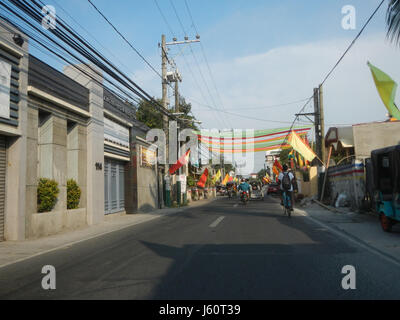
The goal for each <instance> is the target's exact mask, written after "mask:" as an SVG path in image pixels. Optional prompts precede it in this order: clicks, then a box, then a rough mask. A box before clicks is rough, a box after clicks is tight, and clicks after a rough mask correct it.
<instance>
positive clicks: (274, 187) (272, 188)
mask: <svg viewBox="0 0 400 320" xmlns="http://www.w3.org/2000/svg"><path fill="white" fill-rule="evenodd" d="M279 191H280V187H279V184H277V183H271V184H270V185H269V186H268V191H267V194H279Z"/></svg>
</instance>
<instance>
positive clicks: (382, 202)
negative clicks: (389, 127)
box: [371, 145, 400, 232]
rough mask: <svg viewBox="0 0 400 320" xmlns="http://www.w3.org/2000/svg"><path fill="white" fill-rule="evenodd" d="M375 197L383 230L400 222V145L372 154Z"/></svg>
mask: <svg viewBox="0 0 400 320" xmlns="http://www.w3.org/2000/svg"><path fill="white" fill-rule="evenodd" d="M371 163H372V175H373V188H372V189H373V191H372V192H373V197H374V202H375V206H376V211H377V213H378V215H379V220H380V223H381V225H382V229H383V230H384V231H386V232H390V231H391V229H392V226H393V225H394V224H396V223H397V222H399V221H400V145H397V146H392V147H387V148H382V149H377V150H373V151H372V152H371Z"/></svg>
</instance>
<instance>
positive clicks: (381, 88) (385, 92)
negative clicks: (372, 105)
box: [367, 62, 400, 120]
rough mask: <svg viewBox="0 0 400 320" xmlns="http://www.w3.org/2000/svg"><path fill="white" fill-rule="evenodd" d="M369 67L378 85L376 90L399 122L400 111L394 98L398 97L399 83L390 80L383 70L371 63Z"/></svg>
mask: <svg viewBox="0 0 400 320" xmlns="http://www.w3.org/2000/svg"><path fill="white" fill-rule="evenodd" d="M367 65H368V66H369V68H370V69H371V73H372V77H373V78H374V82H375V85H376V89H377V90H378V93H379V95H380V97H381V99H382V101H383V103H384V104H385V106H386V109H388V111H389V113H390V115H391V116H392V117H394V118H396V119H397V120H400V111H399V109H398V108H397V106H396V104H395V103H394V98H395V96H396V89H397V83H396V82H395V81H394V80H393V79H392V78H390V77H389V76H388V75H387V74H386V73H384V72H383V71H382V70H379V69H378V68H377V67H375V66H373V65H372V64H371V63H369V62H367Z"/></svg>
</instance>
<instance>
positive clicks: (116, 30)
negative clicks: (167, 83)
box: [88, 0, 162, 79]
mask: <svg viewBox="0 0 400 320" xmlns="http://www.w3.org/2000/svg"><path fill="white" fill-rule="evenodd" d="M88 2H89V3H90V4H91V5H92V7H93V8H94V9H95V10H96V11H97V12H98V13H99V14H100V15H101V16H102V17H103V18H104V20H106V21H107V23H108V24H109V25H110V26H111V27H112V28H113V29H114V30H115V32H116V33H118V35H119V36H120V37H121V38H122V39H123V40H124V41H125V42H126V43H127V44H128V45H129V46H130V47H131V48H132V49H133V50H134V51H135V52H136V53H137V55H138V56H139V57H140V58H142V60H143V61H144V62H145V63H146V64H147V65H148V66H149V67H150V68H151V69H152V70H153V71H154V72H155V73H156V74H157V75H158V76H159V77H160V78H161V79H162V76H161V74H160V73H159V72H158V71H157V70H156V69H155V68H154V67H153V66H152V65H151V64H150V62H148V61H147V60H146V58H145V57H143V55H142V54H141V53H140V52H139V51H138V50H137V49H136V48H135V47H134V46H133V45H132V43H130V42H129V41H128V40H127V39H126V38H125V36H124V35H123V34H122V33H121V32H119V30H118V29H117V28H116V27H115V26H114V25H113V24H112V23H111V22H110V20H108V19H107V17H106V16H105V15H104V14H103V13H102V12H101V11H100V10H99V9H98V8H97V7H96V6H95V5H94V4H93V2H92V1H91V0H88Z"/></svg>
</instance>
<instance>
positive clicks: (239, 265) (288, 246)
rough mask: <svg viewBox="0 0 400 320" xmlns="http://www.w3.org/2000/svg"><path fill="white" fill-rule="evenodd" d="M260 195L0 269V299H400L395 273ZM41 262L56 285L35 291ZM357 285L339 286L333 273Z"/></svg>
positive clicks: (220, 203) (393, 267)
mask: <svg viewBox="0 0 400 320" xmlns="http://www.w3.org/2000/svg"><path fill="white" fill-rule="evenodd" d="M282 213H283V211H282V208H281V206H280V205H279V204H278V203H277V202H276V201H273V200H271V199H269V198H267V199H266V200H265V201H251V202H250V203H249V204H248V205H247V206H243V205H241V204H239V202H238V201H237V200H229V199H227V198H222V199H219V200H216V201H213V202H211V203H209V204H207V205H204V206H201V207H200V206H199V207H195V208H190V209H188V210H186V211H185V212H182V213H178V214H174V215H168V216H165V217H162V218H159V219H155V220H152V221H149V222H146V223H143V224H140V225H135V226H132V227H129V228H125V229H123V230H120V231H116V232H112V233H109V234H107V235H104V236H100V237H97V238H94V239H91V240H87V241H85V242H81V243H77V244H74V245H72V246H70V247H67V248H63V249H60V250H57V251H53V252H50V253H47V254H43V255H40V256H36V257H33V258H31V259H28V260H25V261H22V262H19V263H15V264H12V265H9V266H6V267H4V268H1V269H0V299H224V300H228V299H399V298H400V286H399V285H398V279H400V268H399V266H398V265H396V264H395V263H393V262H390V261H388V260H386V259H384V258H383V257H381V256H379V255H377V254H375V253H373V252H371V251H369V250H368V249H366V248H364V247H362V246H359V245H357V244H356V243H354V242H352V241H349V240H348V239H346V238H342V237H341V236H340V235H337V234H335V233H332V232H331V231H330V230H328V229H326V228H324V227H323V226H321V225H320V224H316V223H315V222H313V221H312V220H311V219H309V218H308V217H304V216H301V215H297V214H295V215H294V216H292V218H291V219H289V218H288V217H286V216H283V214H282ZM44 265H53V266H54V267H55V269H56V289H55V290H43V289H42V287H41V281H42V278H43V276H44V275H43V274H41V269H42V267H43V266H44ZM345 265H352V266H354V268H355V270H356V289H355V290H351V289H350V290H344V289H343V288H342V285H341V283H342V278H343V277H344V276H345V275H344V274H342V273H341V271H342V267H343V266H345Z"/></svg>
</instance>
